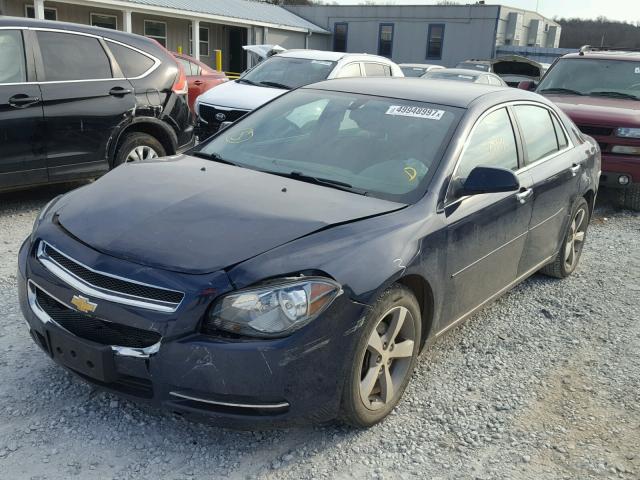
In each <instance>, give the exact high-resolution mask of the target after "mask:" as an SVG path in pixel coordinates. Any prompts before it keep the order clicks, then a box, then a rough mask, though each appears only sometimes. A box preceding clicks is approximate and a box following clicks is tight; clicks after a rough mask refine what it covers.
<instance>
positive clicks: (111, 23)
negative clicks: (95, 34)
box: [91, 13, 118, 30]
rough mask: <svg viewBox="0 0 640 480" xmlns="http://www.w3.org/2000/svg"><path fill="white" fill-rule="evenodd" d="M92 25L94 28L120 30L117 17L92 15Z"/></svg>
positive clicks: (100, 14)
mask: <svg viewBox="0 0 640 480" xmlns="http://www.w3.org/2000/svg"><path fill="white" fill-rule="evenodd" d="M91 25H92V26H94V27H102V28H110V29H112V30H117V29H118V17H116V16H115V15H104V14H102V13H92V14H91Z"/></svg>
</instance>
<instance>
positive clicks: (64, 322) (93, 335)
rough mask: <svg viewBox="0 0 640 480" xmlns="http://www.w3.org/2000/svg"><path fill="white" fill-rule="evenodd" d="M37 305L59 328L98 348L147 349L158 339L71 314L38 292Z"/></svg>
mask: <svg viewBox="0 0 640 480" xmlns="http://www.w3.org/2000/svg"><path fill="white" fill-rule="evenodd" d="M36 301H37V302H38V305H39V306H40V308H41V309H42V310H44V311H45V312H46V313H47V315H49V317H51V320H53V321H54V322H56V323H57V324H58V325H60V326H61V327H63V328H65V329H66V330H68V331H69V332H71V333H73V334H74V335H76V336H78V337H80V338H84V339H85V340H90V341H92V342H96V343H99V344H101V345H115V346H118V347H129V348H146V347H150V346H151V345H155V344H156V343H158V342H159V341H160V339H161V336H160V334H159V333H157V332H151V331H149V330H142V329H140V328H135V327H129V326H127V325H121V324H118V323H113V322H107V321H106V320H101V319H99V318H96V317H91V316H89V315H84V314H82V313H80V312H77V311H75V310H72V309H70V308H69V307H67V306H66V305H63V304H62V303H60V302H58V301H57V300H56V299H54V298H53V297H51V296H49V295H47V294H46V293H45V292H43V291H42V290H40V289H39V288H37V289H36Z"/></svg>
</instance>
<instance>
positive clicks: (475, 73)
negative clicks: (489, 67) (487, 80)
mask: <svg viewBox="0 0 640 480" xmlns="http://www.w3.org/2000/svg"><path fill="white" fill-rule="evenodd" d="M429 73H430V74H431V73H433V74H434V75H442V74H443V73H445V74H446V73H450V74H451V75H467V76H469V77H473V78H476V77H479V76H480V75H488V74H489V73H490V72H483V71H481V70H471V69H470V68H443V69H440V70H434V71H433V72H429Z"/></svg>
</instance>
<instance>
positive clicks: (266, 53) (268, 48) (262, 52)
mask: <svg viewBox="0 0 640 480" xmlns="http://www.w3.org/2000/svg"><path fill="white" fill-rule="evenodd" d="M242 48H243V49H244V50H246V51H247V52H251V53H255V54H256V55H257V56H258V57H260V58H262V59H265V58H267V57H271V56H272V55H275V54H276V53H281V52H286V51H287V49H286V48H284V47H281V46H280V45H271V44H268V45H244V46H243V47H242Z"/></svg>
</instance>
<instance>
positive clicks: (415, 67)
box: [398, 63, 444, 77]
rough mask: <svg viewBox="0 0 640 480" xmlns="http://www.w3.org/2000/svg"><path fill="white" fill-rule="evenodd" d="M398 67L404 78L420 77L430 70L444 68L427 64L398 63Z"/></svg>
mask: <svg viewBox="0 0 640 480" xmlns="http://www.w3.org/2000/svg"><path fill="white" fill-rule="evenodd" d="M398 66H399V67H400V70H402V73H403V74H404V76H405V77H421V76H423V75H424V74H425V73H427V72H430V71H431V70H439V69H442V68H444V67H443V66H442V65H433V64H429V63H400V64H399V65H398Z"/></svg>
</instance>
